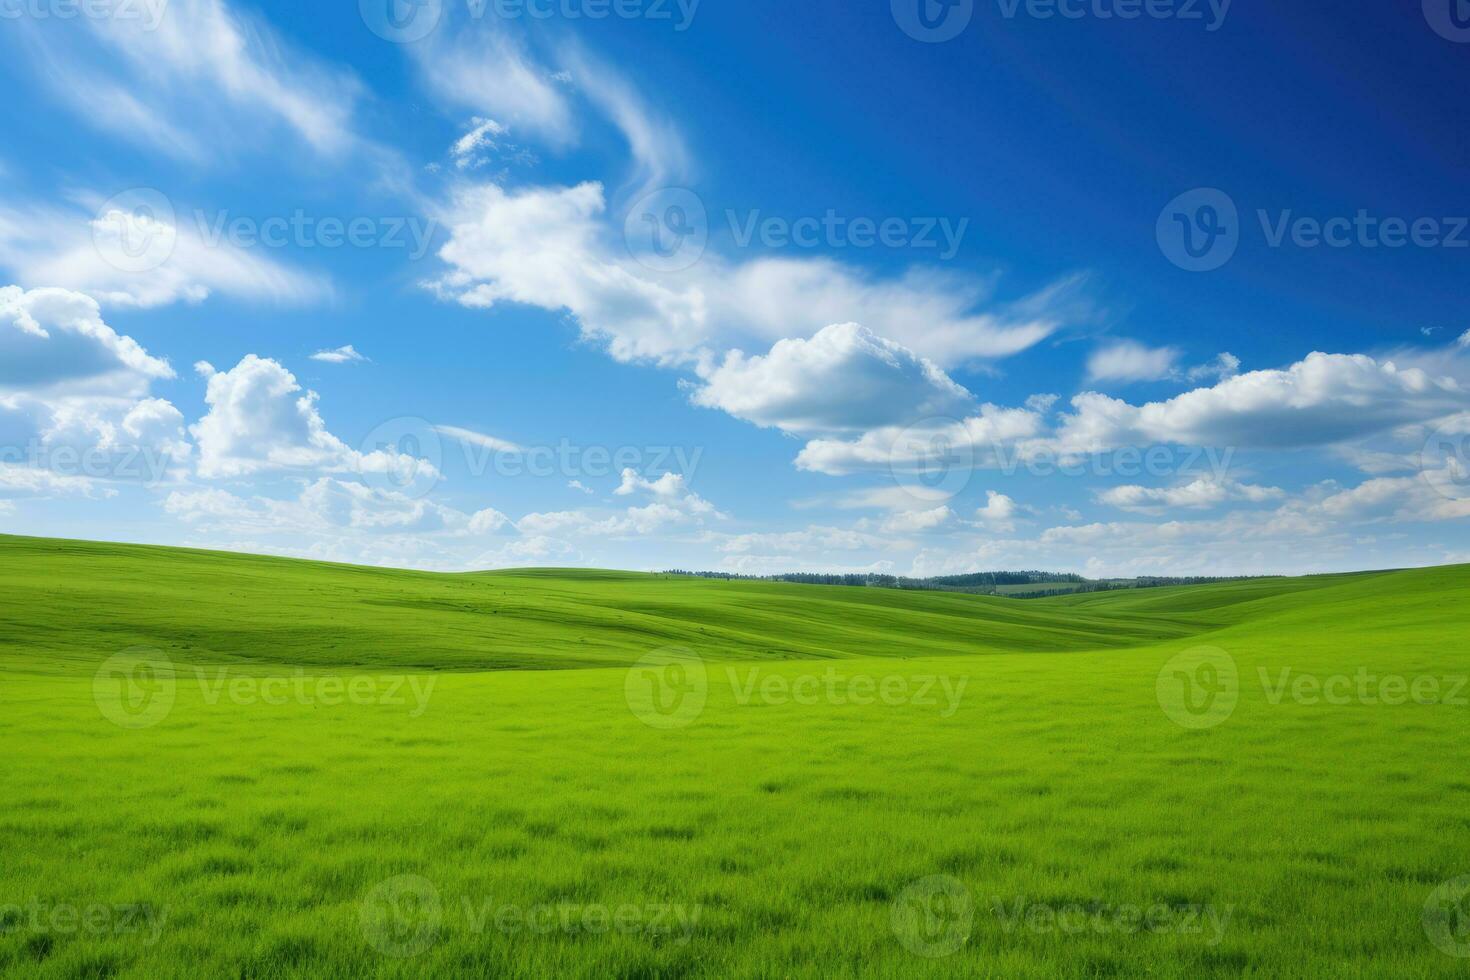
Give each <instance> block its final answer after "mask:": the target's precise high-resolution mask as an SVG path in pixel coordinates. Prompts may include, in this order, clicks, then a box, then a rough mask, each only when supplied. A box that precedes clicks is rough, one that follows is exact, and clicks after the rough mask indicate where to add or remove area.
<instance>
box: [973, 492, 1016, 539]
mask: <svg viewBox="0 0 1470 980" xmlns="http://www.w3.org/2000/svg"><path fill="white" fill-rule="evenodd" d="M1020 510H1021V508H1020V507H1019V506H1018V505H1017V504H1016V502H1015V500H1013V499H1011V498H1010V497H1008V496H1006V495H1005V494H1003V493H999V492H997V491H995V490H987V491H986V492H985V506H983V507H981V508H980V509H979V510H977V511H976V512H975V516H976V517H977V518H979V519H980V521H981V523H983V524H985V525H986V526H987V527H989V528H991V529H992V530H996V531H1003V532H1009V531H1011V530H1013V529H1014V527H1015V523H1014V522H1015V519H1016V517H1017V515H1018V514H1019V513H1020Z"/></svg>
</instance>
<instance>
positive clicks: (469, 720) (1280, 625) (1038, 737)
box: [0, 539, 1470, 978]
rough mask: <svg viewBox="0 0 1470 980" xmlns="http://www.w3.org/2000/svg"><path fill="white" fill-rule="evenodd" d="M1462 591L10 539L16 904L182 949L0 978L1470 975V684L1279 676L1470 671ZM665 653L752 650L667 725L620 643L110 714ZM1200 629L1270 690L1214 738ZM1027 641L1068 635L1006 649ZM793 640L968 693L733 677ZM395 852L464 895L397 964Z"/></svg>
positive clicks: (9, 717)
mask: <svg viewBox="0 0 1470 980" xmlns="http://www.w3.org/2000/svg"><path fill="white" fill-rule="evenodd" d="M1467 600H1470V569H1467V568H1463V567H1462V568H1446V569H1433V570H1425V571H1413V572H1398V573H1387V574H1381V575H1360V576H1326V577H1317V578H1311V579H1297V580H1273V581H1269V582H1249V583H1235V584H1229V585H1221V586H1200V587H1194V588H1188V589H1176V590H1159V591H1148V592H1128V593H1111V594H1102V595H1084V596H1068V597H1060V598H1057V599H1049V600H1038V601H1033V602H1026V603H1018V602H1007V601H1001V600H988V599H982V598H977V597H970V596H932V595H917V594H910V593H888V592H878V591H876V590H857V589H837V590H827V589H817V588H810V587H806V586H761V585H747V584H737V585H728V584H726V583H711V582H699V581H689V580H672V581H671V580H665V579H657V578H646V577H639V576H627V575H587V574H568V573H563V572H538V573H510V574H494V575H485V576H420V575H412V574H406V573H390V572H379V571H373V570H365V569H349V568H341V567H336V566H321V565H305V564H300V563H290V562H279V561H273V560H268V559H245V558H238V557H224V556H217V555H205V554H200V553H185V552H171V551H165V550H152V549H137V548H123V547H119V546H111V545H79V544H74V543H56V542H37V541H28V540H24V539H6V540H3V541H0V678H3V681H4V683H3V684H0V744H4V745H5V746H6V748H7V768H6V770H5V774H4V781H5V782H4V790H5V791H4V793H3V795H0V854H4V855H5V858H4V860H3V862H0V905H3V904H4V902H5V900H6V899H7V897H9V896H26V897H28V896H32V895H34V896H38V898H39V899H40V900H41V901H42V902H43V903H44V902H50V903H59V902H75V903H81V902H87V901H117V902H140V901H146V902H150V903H153V904H154V905H156V906H159V907H166V908H167V909H168V911H169V919H168V922H167V924H166V927H165V929H164V930H163V933H162V938H161V940H160V941H159V942H158V943H157V944H156V945H152V946H149V945H144V944H142V943H140V941H139V938H138V937H137V936H128V935H124V936H109V935H102V936H97V935H80V936H73V935H59V934H56V933H54V932H46V933H40V934H37V933H35V932H34V931H30V932H28V931H27V930H26V929H24V928H18V929H17V928H14V925H15V924H14V923H12V924H11V926H12V929H11V931H10V932H9V934H6V932H5V929H4V926H5V923H4V922H3V921H0V970H3V971H4V972H6V973H9V974H12V975H15V976H32V975H41V976H55V977H69V976H83V975H102V976H105V975H113V974H120V975H127V976H139V977H143V976H197V975H205V974H228V975H240V976H321V975H331V976H354V977H360V976H365V975H373V974H385V975H401V976H405V977H409V976H424V975H436V974H444V973H448V972H451V971H459V972H467V971H468V972H472V973H476V974H478V975H508V976H535V975H548V974H564V975H568V976H589V977H591V976H599V977H600V976H695V975H700V976H705V975H707V976H727V975H737V976H774V975H781V976H823V977H826V976H841V975H857V974H861V975H864V976H893V977H899V976H915V975H934V976H953V975H966V974H968V975H981V976H1042V975H1048V976H1075V977H1084V976H1088V977H1095V976H1112V975H1117V976H1136V975H1143V974H1148V975H1154V976H1166V977H1176V976H1177V977H1191V978H1194V977H1209V976H1219V977H1226V976H1238V975H1241V974H1242V973H1255V974H1258V975H1264V976H1301V977H1309V976H1322V975H1339V976H1383V977H1389V976H1408V975H1414V976H1445V977H1450V976H1458V975H1463V973H1462V966H1463V962H1462V961H1457V960H1454V959H1451V958H1449V957H1447V956H1445V955H1443V954H1442V953H1440V952H1439V951H1438V950H1436V949H1435V948H1434V947H1433V946H1432V945H1431V944H1429V942H1428V941H1427V940H1426V938H1425V935H1424V931H1423V928H1422V925H1421V910H1422V908H1423V905H1424V901H1425V898H1426V896H1427V895H1428V893H1429V892H1430V891H1431V890H1432V889H1433V888H1434V887H1435V885H1436V884H1438V883H1439V882H1441V881H1443V880H1445V879H1448V878H1453V877H1456V876H1458V875H1461V874H1466V873H1470V818H1467V816H1466V814H1467V812H1470V778H1467V777H1466V775H1465V762H1466V756H1465V751H1464V736H1465V732H1466V718H1467V709H1466V708H1464V707H1451V706H1447V705H1419V704H1412V703H1410V704H1403V705H1397V706H1386V705H1381V704H1380V705H1370V704H1363V703H1354V704H1350V705H1344V706H1334V705H1327V704H1318V705H1307V704H1299V703H1292V702H1290V701H1287V702H1285V703H1282V704H1272V703H1270V701H1269V700H1268V699H1267V698H1266V697H1265V695H1264V694H1263V691H1262V688H1261V687H1260V685H1259V684H1258V683H1256V681H1255V678H1256V676H1257V671H1258V670H1267V671H1269V672H1271V673H1273V674H1274V673H1275V672H1277V671H1279V670H1280V669H1282V668H1283V667H1290V668H1291V669H1293V670H1294V671H1296V672H1298V673H1302V672H1311V673H1315V674H1318V675H1325V674H1331V673H1348V674H1351V673H1353V672H1354V671H1356V670H1357V669H1358V668H1360V667H1361V668H1365V669H1368V670H1371V671H1374V672H1378V673H1389V672H1392V673H1399V674H1404V675H1407V676H1419V675H1432V676H1439V677H1442V676H1451V675H1460V676H1463V675H1465V674H1466V673H1470V650H1467V648H1466V644H1465V642H1464V640H1465V637H1466V632H1467V631H1466V625H1467V623H1466V621H1467V618H1470V616H1467V613H1466V612H1465V610H1466V609H1467ZM390 603H396V604H390ZM497 609H498V610H499V613H496V612H495V611H494V610H497ZM492 617H493V619H494V620H495V622H494V624H493V625H491V626H487V625H486V620H487V619H490V618H492ZM565 623H571V625H570V626H567V625H564V624H565ZM702 631H708V632H702ZM930 634H932V636H933V640H932V642H931V640H930ZM584 638H585V639H586V641H587V642H585V643H584V642H582V640H583V639H584ZM419 639H421V640H422V641H423V642H416V641H417V640H419ZM671 641H672V642H682V643H685V644H686V645H688V646H691V647H692V648H694V649H696V650H697V651H698V652H700V653H701V654H703V655H705V656H706V657H707V658H709V659H711V660H720V659H728V660H731V661H732V662H731V663H730V664H729V665H728V667H729V669H731V670H734V671H735V674H734V676H733V677H732V676H730V675H727V674H726V672H725V671H726V666H725V665H717V666H716V667H715V668H713V669H712V671H711V678H710V681H711V683H710V703H709V706H708V707H707V709H706V710H705V712H704V714H703V715H702V716H700V718H699V719H698V720H697V721H696V722H695V723H694V724H692V725H691V726H689V727H688V728H685V729H680V730H675V731H660V730H655V729H651V728H649V727H647V726H645V725H644V724H642V723H641V722H640V721H639V720H637V719H636V718H635V717H633V715H632V714H631V713H630V712H629V710H628V708H627V705H626V703H625V702H624V680H625V677H626V675H627V672H626V671H625V670H621V669H613V668H608V669H587V670H562V671H554V672H545V671H541V672H535V673H528V672H525V671H500V672H497V673H480V674H473V673H459V674H450V675H443V676H440V677H438V678H437V687H436V689H435V691H434V695H433V699H432V701H431V702H430V704H429V706H428V710H427V711H425V712H424V713H423V714H422V715H420V716H418V717H411V716H410V715H409V713H408V712H406V711H405V709H404V708H402V707H387V706H340V707H328V706H323V705H320V704H287V705H269V704H263V703H251V704H230V703H210V702H209V700H208V699H207V698H206V697H204V695H203V691H202V689H201V688H199V687H197V686H194V685H191V684H187V683H181V684H180V686H179V691H178V700H177V703H176V705H175V707H174V709H173V711H172V713H171V714H170V715H169V716H168V718H167V719H166V720H165V721H163V722H162V723H160V724H159V725H157V726H156V727H153V728H148V729H144V730H140V731H123V730H121V729H118V728H116V727H114V726H113V725H111V724H110V723H108V722H106V721H105V720H103V719H102V718H101V717H100V716H99V714H98V712H97V709H96V706H95V705H94V703H93V701H92V688H91V678H90V667H91V665H93V664H95V663H96V662H97V661H98V660H100V659H101V658H102V657H103V656H106V655H107V654H109V653H111V652H113V651H114V650H115V649H117V648H120V647H122V646H126V645H130V644H132V643H137V642H149V643H154V644H156V645H159V646H162V647H164V648H166V649H169V650H170V651H171V653H174V654H175V655H176V659H179V660H180V661H181V662H188V660H189V658H191V657H196V658H197V659H198V660H200V661H205V660H221V659H224V660H228V659H234V660H237V661H239V662H251V663H254V664H256V665H257V667H256V668H255V669H263V668H262V667H261V666H259V665H262V664H264V663H265V662H267V661H272V660H274V661H276V662H278V663H283V664H294V663H308V664H322V665H328V664H330V665H334V666H344V665H351V664H369V665H373V666H374V668H375V669H391V668H390V666H389V665H392V664H399V665H403V664H410V665H415V664H423V665H429V664H433V665H435V666H439V665H447V666H450V667H452V668H455V669H458V670H464V669H466V668H469V667H473V666H475V665H492V666H499V667H504V666H512V665H514V664H516V663H526V664H528V665H532V666H566V665H575V664H577V663H586V662H588V661H590V660H598V659H600V660H602V661H603V662H604V663H605V664H624V663H627V662H630V661H631V660H633V659H636V657H637V656H640V655H641V654H642V653H644V652H646V651H647V650H648V649H650V648H651V647H653V646H657V645H661V644H664V643H668V642H671ZM1201 642H1207V643H1210V644H1213V645H1216V646H1219V647H1221V648H1222V649H1225V650H1227V651H1228V652H1229V653H1230V654H1231V655H1232V656H1233V657H1234V658H1235V659H1236V661H1237V662H1238V664H1239V666H1240V672H1241V677H1242V686H1241V694H1240V705H1239V707H1238V708H1237V710H1236V712H1235V715H1234V716H1233V717H1232V718H1231V719H1230V720H1229V721H1227V722H1226V723H1225V724H1223V725H1221V726H1220V727H1218V728H1214V729H1209V730H1205V731H1189V730H1185V729H1182V728H1179V727H1178V726H1176V725H1174V724H1173V723H1172V722H1170V721H1169V720H1168V719H1167V718H1166V717H1165V716H1164V714H1163V712H1162V711H1161V710H1160V707H1159V704H1158V702H1157V700H1156V698H1155V679H1156V677H1157V675H1158V672H1159V668H1160V667H1161V665H1163V664H1164V662H1165V661H1167V660H1168V659H1169V658H1170V657H1172V656H1173V655H1174V654H1175V653H1178V652H1179V651H1180V650H1182V649H1185V648H1186V647H1189V646H1192V645H1194V644H1196V643H1201ZM329 644H336V645H335V646H331V645H329ZM1105 646H1106V647H1107V648H1106V649H1102V647H1105ZM1089 647H1090V649H1089ZM482 648H487V649H482ZM589 648H590V649H589ZM967 649H968V650H971V651H981V654H980V655H967V654H966V653H965V652H964V651H965V650H967ZM1006 650H1029V651H1034V652H1035V653H1038V654H1041V655H1032V656H996V655H994V654H995V653H997V652H1003V651H1006ZM772 651H776V652H777V655H784V654H786V653H787V652H788V651H789V652H790V653H791V654H793V655H794V654H800V655H804V656H820V657H833V656H843V657H845V658H850V659H844V660H842V661H841V662H840V663H838V664H836V665H835V666H836V668H837V669H839V670H840V671H842V672H843V673H844V675H864V676H870V677H877V678H882V677H887V676H901V677H905V678H916V677H919V676H921V675H923V674H941V675H944V676H946V677H949V678H953V679H965V680H966V682H967V688H966V695H965V697H964V699H963V700H962V702H961V704H960V706H959V709H958V710H957V711H956V712H954V713H953V714H952V715H950V716H948V717H946V716H944V715H943V713H942V712H940V711H938V710H936V709H935V708H932V707H925V706H920V705H902V706H885V705H881V704H877V705H855V704H851V703H819V704H814V705H802V704H795V703H784V704H783V703H769V702H767V703H763V702H762V701H760V700H759V699H757V700H755V701H753V702H751V701H746V702H743V703H742V701H741V700H740V698H738V697H737V696H736V687H737V685H740V684H743V683H745V682H746V679H747V676H748V675H747V671H749V670H751V669H755V670H758V671H759V674H758V676H759V677H762V678H767V677H773V676H776V677H784V678H796V677H800V676H803V675H810V674H813V673H815V672H819V671H821V670H824V669H825V668H826V666H827V665H825V664H824V665H815V664H812V663H811V662H809V661H801V660H788V661H781V662H776V661H773V660H771V659H770V658H771V657H772ZM924 651H928V653H929V654H930V655H931V659H909V660H903V661H897V660H894V659H891V657H890V658H888V659H877V658H879V657H882V656H884V655H892V654H895V653H898V654H904V655H911V654H919V653H922V652H924ZM933 654H942V655H941V656H932V655H933ZM863 655H867V656H866V657H864V656H863ZM742 659H745V660H763V662H762V663H759V664H755V665H751V664H741V663H734V662H733V661H737V660H742ZM399 874H414V875H422V876H425V877H427V878H428V879H430V880H431V881H432V882H434V884H435V887H436V888H437V889H438V891H439V892H440V894H441V896H442V900H443V906H444V914H443V921H442V926H441V929H440V932H439V935H438V939H437V941H436V942H435V943H433V945H432V946H431V947H430V948H429V949H427V950H426V951H425V952H424V953H423V954H422V955H421V956H420V957H417V958H414V959H409V960H397V959H393V958H385V957H383V956H381V955H379V954H378V953H376V952H375V951H374V950H373V949H372V948H371V947H370V946H369V944H368V943H366V942H365V941H364V937H363V933H362V930H361V927H360V924H359V916H360V910H361V906H362V897H363V895H364V894H365V893H367V892H368V891H369V890H370V889H372V888H373V887H374V886H375V885H376V884H377V883H378V882H381V881H382V880H384V879H385V878H388V877H390V876H393V875H399ZM933 874H943V875H949V876H952V877H953V878H955V879H957V880H959V881H960V882H962V883H963V885H964V886H965V887H966V888H968V889H969V890H970V892H971V893H972V895H973V896H974V899H975V903H976V913H975V919H974V925H973V933H972V935H971V937H970V940H969V942H968V943H967V944H966V945H965V946H964V948H963V949H962V950H961V951H960V952H959V953H957V954H955V955H954V956H953V957H950V958H945V959H938V960H933V961H931V960H927V959H923V958H919V957H916V956H914V955H912V954H911V953H909V952H908V951H907V950H906V949H905V948H904V947H903V945H902V944H901V943H900V942H898V941H897V940H896V938H895V935H894V931H893V929H892V927H891V926H890V919H889V916H890V908H891V906H892V904H893V901H894V899H895V897H896V896H898V895H899V894H900V893H901V892H902V890H903V888H904V887H905V886H906V885H907V884H908V883H910V882H912V881H914V880H915V879H919V878H922V877H925V876H927V875H933ZM11 900H14V899H11ZM1017 900H1021V901H1023V902H1025V903H1028V904H1031V905H1035V904H1051V905H1060V904H1066V903H1072V902H1076V903H1080V904H1083V905H1087V906H1101V907H1108V906H1116V905H1118V904H1136V905H1139V906H1148V905H1151V904H1155V903H1164V904H1166V905H1171V906H1176V907H1177V906H1184V905H1188V904H1190V903H1210V904H1213V905H1216V906H1219V907H1226V906H1228V907H1230V908H1231V919H1230V925H1229V928H1228V930H1227V932H1226V933H1225V936H1224V939H1223V941H1221V942H1220V943H1218V944H1214V945H1211V944H1209V943H1208V942H1206V941H1205V940H1204V938H1203V937H1201V936H1198V935H1189V934H1161V935H1153V934H1146V933H1143V934H1102V935H1098V934H1092V933H1090V932H1089V933H1084V934H1081V935H1074V936H1069V935H1063V934H1059V933H1056V932H1044V931H1043V932H1034V931H1032V930H1030V929H1027V928H1026V927H1025V926H1022V927H1020V928H1015V929H1009V930H1008V929H1007V928H1006V925H1005V922H1004V920H1003V919H1002V918H1001V917H1000V916H998V915H997V914H996V913H995V909H994V906H996V905H1001V906H1009V905H1013V904H1014V903H1015V902H1016V901H1017ZM466 902H468V903H470V907H474V908H478V907H479V906H480V905H482V904H483V903H486V902H488V903H490V904H491V905H492V906H495V907H498V906H500V905H504V904H514V905H519V906H531V905H535V904H538V903H572V904H578V905H586V904H589V903H606V904H608V905H613V906H616V905H620V904H634V905H641V904H648V903H654V902H678V903H685V904H689V905H698V906H700V907H701V908H702V910H703V911H702V914H701V918H700V922H699V924H698V926H697V927H696V928H695V929H694V930H693V932H692V934H691V938H690V941H689V942H687V943H681V942H677V941H674V940H673V939H671V938H670V937H667V936H663V937H660V936H649V935H600V936H589V935H585V934H582V935H577V934H569V933H566V932H562V931H554V932H552V933H551V934H548V935H527V934H525V933H520V934H514V935H512V934H508V933H505V932H503V931H498V930H496V929H494V928H490V929H481V928H477V927H476V926H475V922H474V918H473V916H471V915H470V913H469V912H467V911H466V905H465V904H464V903H466Z"/></svg>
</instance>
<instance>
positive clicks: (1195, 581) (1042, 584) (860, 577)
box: [663, 568, 1280, 599]
mask: <svg viewBox="0 0 1470 980" xmlns="http://www.w3.org/2000/svg"><path fill="white" fill-rule="evenodd" d="M663 574H665V575H685V576H689V577H691V578H709V579H725V580H729V581H742V582H791V583H795V584H797V585H848V586H860V587H863V588H872V589H915V590H921V591H926V592H965V593H970V594H974V595H1004V596H1007V597H1009V598H1012V599H1039V598H1043V597H1045V596H1052V595H1072V594H1075V593H1079V592H1111V591H1114V590H1117V589H1156V588H1163V587H1165V586H1173V585H1210V584H1212V583H1217V582H1238V581H1243V580H1245V579H1250V578H1279V577H1280V576H1274V575H1230V576H1215V577H1212V576H1204V575H1191V576H1162V575H1145V576H1139V577H1137V578H1129V579H1089V578H1084V577H1083V576H1081V575H1077V574H1074V573H1071V572H1042V571H1024V572H972V573H970V574H968V575H938V576H931V577H929V578H908V577H906V576H902V575H880V574H878V573H875V572H868V573H863V574H842V575H837V574H823V573H818V572H789V573H786V574H783V575H741V574H739V573H737V572H696V571H688V570H685V569H682V568H672V569H669V570H668V571H666V572H664V573H663ZM1028 586H1030V587H1031V588H1028Z"/></svg>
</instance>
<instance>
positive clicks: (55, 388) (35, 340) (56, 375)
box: [0, 286, 174, 396]
mask: <svg viewBox="0 0 1470 980" xmlns="http://www.w3.org/2000/svg"><path fill="white" fill-rule="evenodd" d="M173 376H174V372H173V369H172V368H170V367H169V365H168V362H167V361H164V360H160V359H159V358H156V357H153V356H151V355H149V353H148V352H147V351H145V350H144V349H143V348H142V346H140V345H139V344H138V342H137V341H135V340H133V339H132V338H131V337H124V336H122V335H120V334H118V333H117V332H116V331H115V330H113V329H112V328H111V327H109V326H108V325H107V324H106V323H104V322H103V320H102V312H101V310H100V309H99V308H98V306H97V303H96V301H95V300H93V299H92V298H91V297H89V296H86V295H84V294H82V293H78V292H74V291H71V290H66V289H54V288H46V289H32V290H29V291H27V290H24V289H21V288H20V287H18V286H4V287H0V391H6V390H9V391H27V392H30V393H33V394H40V393H51V394H57V395H60V394H65V393H67V392H74V393H85V394H89V395H117V396H135V395H139V394H141V393H143V392H146V391H147V390H148V387H149V385H150V384H152V383H153V382H154V381H157V380H160V379H165V378H172V377H173Z"/></svg>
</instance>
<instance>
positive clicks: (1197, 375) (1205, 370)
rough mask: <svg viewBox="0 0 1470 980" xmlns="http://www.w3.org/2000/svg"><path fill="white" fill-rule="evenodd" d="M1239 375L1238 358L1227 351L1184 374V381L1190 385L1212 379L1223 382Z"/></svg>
mask: <svg viewBox="0 0 1470 980" xmlns="http://www.w3.org/2000/svg"><path fill="white" fill-rule="evenodd" d="M1239 373H1240V358H1238V357H1236V356H1235V355H1234V354H1232V353H1230V352H1229V351H1225V352H1223V353H1220V354H1216V355H1215V359H1214V360H1213V361H1211V362H1210V363H1208V364H1199V365H1196V366H1195V367H1192V368H1190V369H1189V370H1188V371H1186V372H1185V375H1184V377H1185V380H1187V381H1189V382H1190V383H1191V384H1199V383H1201V382H1203V381H1208V380H1210V379H1211V378H1214V379H1216V380H1218V381H1224V380H1225V379H1226V378H1233V377H1235V376H1236V375H1237V374H1239Z"/></svg>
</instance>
